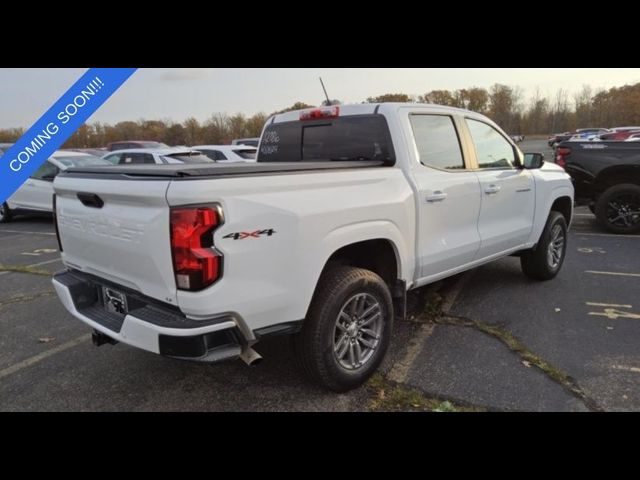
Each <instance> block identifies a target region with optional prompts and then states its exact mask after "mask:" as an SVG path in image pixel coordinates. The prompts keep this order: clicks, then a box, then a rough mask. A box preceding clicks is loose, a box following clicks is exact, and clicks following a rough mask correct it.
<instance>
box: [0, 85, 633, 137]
mask: <svg viewBox="0 0 640 480" xmlns="http://www.w3.org/2000/svg"><path fill="white" fill-rule="evenodd" d="M384 102H418V103H436V104H439V105H448V106H452V107H460V108H466V109H468V110H472V111H475V112H479V113H482V114H484V115H487V116H488V117H489V118H491V119H493V120H494V121H495V122H496V123H498V125H500V126H501V127H502V128H503V129H504V130H505V131H507V132H508V133H510V134H523V135H534V134H549V133H555V132H564V131H572V130H575V129H576V128H586V127H615V126H624V125H640V83H636V84H634V85H625V86H623V87H613V88H610V89H608V90H607V89H600V90H597V91H594V90H593V89H592V88H591V87H589V86H587V85H585V86H583V87H582V89H581V90H580V91H579V92H577V93H575V94H574V95H570V94H569V92H568V91H567V90H564V89H560V90H557V91H556V92H555V93H554V94H553V95H543V94H542V93H541V92H540V89H536V90H535V91H534V92H533V94H532V95H531V97H530V98H529V99H528V100H525V97H524V92H523V90H522V88H520V87H517V86H515V87H514V86H509V85H502V84H498V83H497V84H495V85H493V86H491V87H490V88H488V89H485V88H479V87H471V88H463V89H459V90H432V91H430V92H427V93H425V94H424V95H417V96H416V95H409V94H405V93H387V94H384V95H379V96H376V97H369V98H367V99H366V101H365V102H363V103H384ZM324 103H326V102H323V104H324ZM331 103H339V102H338V101H332V102H331ZM308 107H312V105H308V104H306V103H303V102H296V103H295V104H293V105H291V106H290V107H288V108H285V109H283V110H280V111H278V112H273V113H282V112H286V111H290V110H298V109H301V108H308ZM268 117H269V115H267V114H265V113H256V114H255V115H252V116H246V115H243V114H241V113H238V114H235V115H228V114H226V113H214V114H213V115H211V117H209V118H208V119H207V120H205V121H204V122H200V121H198V120H197V119H195V118H193V117H192V118H188V119H186V120H185V121H184V122H181V123H180V122H174V121H171V120H138V121H123V122H118V123H116V124H114V125H110V124H107V123H102V122H95V123H91V124H84V125H83V126H82V127H80V128H79V129H78V130H77V131H76V132H75V133H74V134H73V135H72V136H71V137H70V138H69V140H68V141H67V142H66V143H65V144H64V146H63V147H64V148H91V147H102V146H105V145H106V144H107V143H109V142H115V141H119V140H155V141H158V142H164V143H166V144H168V145H204V144H212V145H219V144H222V145H224V144H228V143H230V142H231V140H233V139H234V138H242V137H258V136H259V135H260V133H261V131H262V127H263V126H264V123H265V121H266V120H267V118H268ZM23 133H24V129H23V128H9V129H1V130H0V142H14V141H15V140H17V139H18V138H19V137H20V136H21V135H22V134H23Z"/></svg>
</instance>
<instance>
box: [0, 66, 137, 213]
mask: <svg viewBox="0 0 640 480" xmlns="http://www.w3.org/2000/svg"><path fill="white" fill-rule="evenodd" d="M136 70H137V69H135V68H91V69H89V70H88V71H87V72H86V73H85V74H84V75H83V76H82V77H80V80H78V81H77V82H76V83H74V84H73V86H72V87H71V88H70V89H69V90H68V91H67V92H66V93H65V94H64V95H62V97H60V98H59V99H58V101H57V102H56V103H54V104H53V106H52V107H51V108H50V109H49V110H48V111H47V113H45V114H44V115H43V116H42V117H40V119H39V120H38V121H37V122H36V123H35V124H34V125H33V126H32V127H31V128H30V129H29V130H28V131H27V132H26V133H25V134H24V135H23V136H22V137H21V138H20V140H18V141H17V142H16V143H15V145H13V146H12V147H11V148H10V149H9V150H7V151H6V152H5V154H4V155H3V156H2V158H0V204H2V203H3V202H5V201H6V200H7V199H8V198H9V197H10V196H11V195H13V194H14V193H15V191H16V190H18V189H19V188H20V186H21V185H22V184H23V183H24V182H26V181H27V179H28V178H29V177H30V176H31V175H33V173H34V172H35V171H36V170H37V169H38V168H40V166H41V165H42V164H43V163H44V162H45V161H46V160H47V159H48V158H49V157H50V156H51V155H52V154H53V152H55V151H56V150H57V149H58V148H60V146H62V144H63V143H64V142H65V141H67V139H68V138H69V137H70V136H71V135H73V132H75V131H76V130H77V129H78V128H80V126H82V124H83V123H84V122H85V121H86V120H87V119H88V118H89V117H90V116H91V115H92V114H93V113H94V112H95V111H96V110H97V109H98V108H99V107H100V105H102V104H103V103H104V102H105V101H107V99H108V98H109V97H110V96H111V95H112V94H113V92H115V91H116V90H117V89H118V88H119V87H120V85H122V84H123V83H124V82H125V81H126V80H127V79H128V78H129V77H130V76H131V75H132V74H133V72H135V71H136Z"/></svg>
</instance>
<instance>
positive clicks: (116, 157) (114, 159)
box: [104, 153, 120, 165]
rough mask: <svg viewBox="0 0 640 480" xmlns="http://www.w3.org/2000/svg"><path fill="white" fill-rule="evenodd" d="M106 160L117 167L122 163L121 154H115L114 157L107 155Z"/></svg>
mask: <svg viewBox="0 0 640 480" xmlns="http://www.w3.org/2000/svg"><path fill="white" fill-rule="evenodd" d="M104 159H105V160H106V161H107V162H109V163H112V164H114V165H117V164H118V163H120V154H119V153H114V154H113V155H107V156H106V157H104Z"/></svg>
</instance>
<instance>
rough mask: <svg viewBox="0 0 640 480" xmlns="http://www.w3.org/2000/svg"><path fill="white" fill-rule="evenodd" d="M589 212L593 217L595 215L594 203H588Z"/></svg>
mask: <svg viewBox="0 0 640 480" xmlns="http://www.w3.org/2000/svg"><path fill="white" fill-rule="evenodd" d="M589 211H590V212H591V213H593V214H594V215H595V214H596V204H595V203H590V204H589Z"/></svg>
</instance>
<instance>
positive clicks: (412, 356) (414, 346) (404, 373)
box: [387, 270, 475, 383]
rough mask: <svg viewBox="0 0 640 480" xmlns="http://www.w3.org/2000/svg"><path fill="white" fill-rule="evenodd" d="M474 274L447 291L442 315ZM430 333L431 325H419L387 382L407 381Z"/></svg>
mask: <svg viewBox="0 0 640 480" xmlns="http://www.w3.org/2000/svg"><path fill="white" fill-rule="evenodd" d="M474 273H475V270H470V271H468V272H467V273H465V274H464V275H463V276H462V277H461V278H460V279H459V280H458V281H457V283H456V284H455V285H454V286H453V287H452V288H451V290H449V292H448V295H447V297H446V298H445V299H444V301H443V302H442V306H441V307H440V308H441V309H442V311H443V312H444V313H447V314H448V313H449V312H450V311H451V307H453V304H454V302H455V301H456V299H457V298H458V295H460V292H462V289H463V288H464V286H465V285H466V284H467V282H468V281H469V280H470V279H471V277H472V276H473V274H474ZM432 333H433V325H431V324H425V325H421V326H420V328H419V329H418V330H417V331H416V332H414V334H413V335H412V336H411V340H409V345H408V346H407V349H406V351H405V354H404V356H403V357H402V359H401V360H398V361H397V362H396V363H395V364H394V365H393V367H391V370H389V373H388V374H387V378H388V379H389V380H391V381H392V382H397V383H405V382H406V381H407V377H408V376H409V371H410V370H411V367H412V366H413V364H414V363H415V361H416V359H417V358H418V355H419V354H420V352H421V351H422V349H423V348H424V344H425V342H426V341H427V339H428V338H429V337H430V336H431V334H432Z"/></svg>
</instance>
